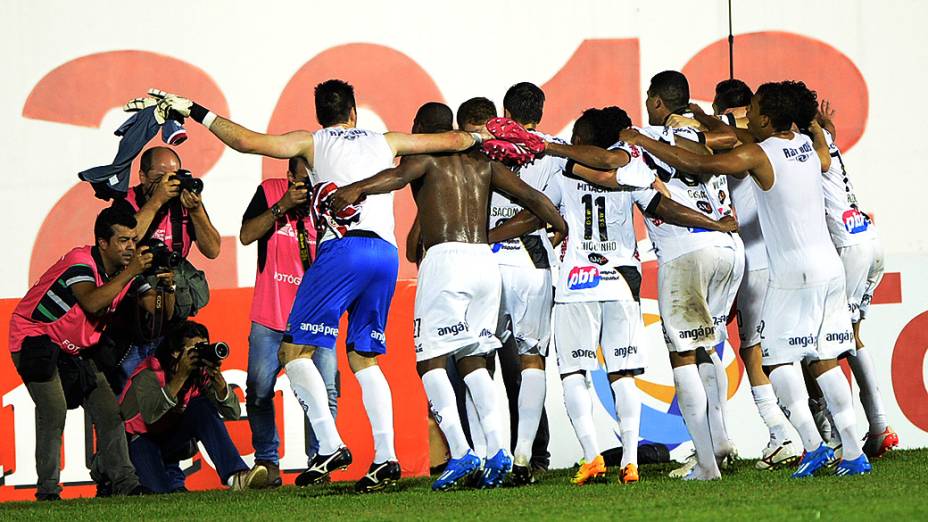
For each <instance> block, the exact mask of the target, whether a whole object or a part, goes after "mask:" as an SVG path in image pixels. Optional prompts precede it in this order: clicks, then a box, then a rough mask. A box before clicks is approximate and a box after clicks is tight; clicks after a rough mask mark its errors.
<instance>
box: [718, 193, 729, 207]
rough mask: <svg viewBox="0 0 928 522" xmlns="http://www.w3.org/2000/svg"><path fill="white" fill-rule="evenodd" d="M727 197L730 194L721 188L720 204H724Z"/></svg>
mask: <svg viewBox="0 0 928 522" xmlns="http://www.w3.org/2000/svg"><path fill="white" fill-rule="evenodd" d="M727 199H728V194H726V193H725V191H724V190H720V191H719V205H724V204H725V200H727Z"/></svg>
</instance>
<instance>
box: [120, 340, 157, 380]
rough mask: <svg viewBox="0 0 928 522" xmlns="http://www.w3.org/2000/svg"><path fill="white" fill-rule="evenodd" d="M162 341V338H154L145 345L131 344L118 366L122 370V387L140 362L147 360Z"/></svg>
mask: <svg viewBox="0 0 928 522" xmlns="http://www.w3.org/2000/svg"><path fill="white" fill-rule="evenodd" d="M162 339H164V337H156V338H155V339H152V340H151V341H148V342H147V343H142V344H133V345H132V346H130V347H129V350H128V351H127V352H126V355H125V356H124V357H123V358H122V361H119V366H120V367H121V368H122V375H121V377H122V385H123V386H125V385H126V383H127V382H129V377H132V372H134V371H135V369H136V368H138V367H139V365H140V364H142V361H144V360H145V359H147V358H148V356H149V355H151V354H153V353H155V349H156V348H158V345H159V344H161V340H162Z"/></svg>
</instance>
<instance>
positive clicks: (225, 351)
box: [213, 341, 229, 359]
mask: <svg viewBox="0 0 928 522" xmlns="http://www.w3.org/2000/svg"><path fill="white" fill-rule="evenodd" d="M213 349H214V350H215V353H216V358H217V359H225V358H226V357H228V356H229V345H228V344H226V343H224V342H222V341H219V342H218V343H216V344H214V345H213Z"/></svg>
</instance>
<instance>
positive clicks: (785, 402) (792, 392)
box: [770, 364, 822, 451]
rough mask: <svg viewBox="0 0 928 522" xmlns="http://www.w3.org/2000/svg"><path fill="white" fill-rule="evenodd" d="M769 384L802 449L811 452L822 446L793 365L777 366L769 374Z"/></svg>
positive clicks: (806, 394)
mask: <svg viewBox="0 0 928 522" xmlns="http://www.w3.org/2000/svg"><path fill="white" fill-rule="evenodd" d="M770 384H771V385H772V386H773V391H774V392H775V393H776V395H777V399H778V400H779V401H780V405H781V406H782V407H783V409H784V410H785V413H786V418H787V419H789V422H790V424H792V425H793V427H794V428H796V431H797V432H799V438H800V439H802V447H803V448H804V449H805V450H806V451H813V450H815V449H816V448H818V447H819V446H821V444H822V436H821V435H819V433H818V429H817V428H816V427H815V420H814V419H812V412H811V411H810V410H809V393H808V392H807V391H806V386H805V382H803V380H802V373H801V371H800V370H799V367H797V366H796V365H795V364H788V365H784V366H778V367H776V368H774V369H773V371H771V372H770Z"/></svg>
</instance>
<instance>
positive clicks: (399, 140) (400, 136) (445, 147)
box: [384, 127, 493, 156]
mask: <svg viewBox="0 0 928 522" xmlns="http://www.w3.org/2000/svg"><path fill="white" fill-rule="evenodd" d="M492 137H493V136H492V135H490V133H489V132H487V130H486V128H485V127H484V128H482V130H481V132H479V133H475V132H464V131H449V132H440V133H436V134H406V133H404V132H388V133H386V134H384V138H385V139H386V140H387V144H388V145H389V146H390V149H391V150H392V151H393V155H394V156H409V155H412V154H434V153H438V152H461V151H465V150H467V149H469V148H471V147H473V146H474V145H477V144H479V143H480V142H481V140H483V139H491V138H492Z"/></svg>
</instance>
